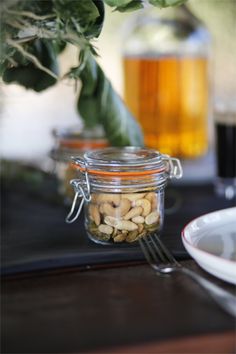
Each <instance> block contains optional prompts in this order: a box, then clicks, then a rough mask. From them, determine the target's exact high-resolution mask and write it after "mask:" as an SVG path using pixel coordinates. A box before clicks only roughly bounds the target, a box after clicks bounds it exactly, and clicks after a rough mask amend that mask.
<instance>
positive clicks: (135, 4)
mask: <svg viewBox="0 0 236 354" xmlns="http://www.w3.org/2000/svg"><path fill="white" fill-rule="evenodd" d="M142 8H143V4H142V1H140V0H132V1H131V2H130V3H129V4H127V5H123V6H119V7H116V8H115V10H116V11H120V12H129V11H135V10H139V9H142Z"/></svg>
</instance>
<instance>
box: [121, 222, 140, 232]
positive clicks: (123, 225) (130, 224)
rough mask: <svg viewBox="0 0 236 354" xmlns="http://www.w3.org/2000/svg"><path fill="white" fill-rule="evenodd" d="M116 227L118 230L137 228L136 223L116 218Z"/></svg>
mask: <svg viewBox="0 0 236 354" xmlns="http://www.w3.org/2000/svg"><path fill="white" fill-rule="evenodd" d="M116 228H117V229H118V230H127V231H133V230H137V229H138V225H136V224H135V223H134V222H132V221H129V220H117V223H116Z"/></svg>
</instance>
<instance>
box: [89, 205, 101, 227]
mask: <svg viewBox="0 0 236 354" xmlns="http://www.w3.org/2000/svg"><path fill="white" fill-rule="evenodd" d="M89 214H90V217H91V219H92V220H93V221H94V222H95V224H96V225H97V226H98V225H99V224H100V222H101V217H100V213H99V211H98V207H97V206H96V205H94V204H90V206H89Z"/></svg>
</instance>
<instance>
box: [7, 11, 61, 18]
mask: <svg viewBox="0 0 236 354" xmlns="http://www.w3.org/2000/svg"><path fill="white" fill-rule="evenodd" d="M5 12H7V13H9V14H11V15H16V16H23V17H29V18H32V19H33V20H36V21H37V20H39V21H43V20H48V19H49V18H55V17H56V15H54V14H50V15H45V16H39V15H36V14H34V13H32V12H29V11H14V10H9V9H5Z"/></svg>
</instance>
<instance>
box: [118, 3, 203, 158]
mask: <svg viewBox="0 0 236 354" xmlns="http://www.w3.org/2000/svg"><path fill="white" fill-rule="evenodd" d="M128 25H129V26H128V28H127V31H126V40H125V43H124V51H123V67H124V100H125V102H126V104H127V105H128V107H129V108H130V110H131V112H132V113H133V114H134V116H135V117H136V118H137V119H138V121H139V122H140V124H141V126H142V128H143V131H144V139H145V145H146V146H147V147H149V148H154V149H157V150H159V151H162V152H163V153H166V154H170V155H175V156H178V157H182V158H196V157H199V156H203V155H204V154H205V153H206V152H207V149H208V114H209V75H208V56H209V48H210V36H209V33H208V31H207V29H206V28H205V27H204V26H203V25H202V23H200V21H199V20H197V19H196V18H195V17H194V16H193V15H192V14H191V12H190V11H189V10H188V9H187V8H186V6H184V5H183V6H179V7H173V8H169V9H163V10H159V9H153V7H152V8H151V9H146V10H144V11H140V12H139V13H138V15H135V16H134V17H133V18H132V19H131V20H130V22H129V24H128Z"/></svg>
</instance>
